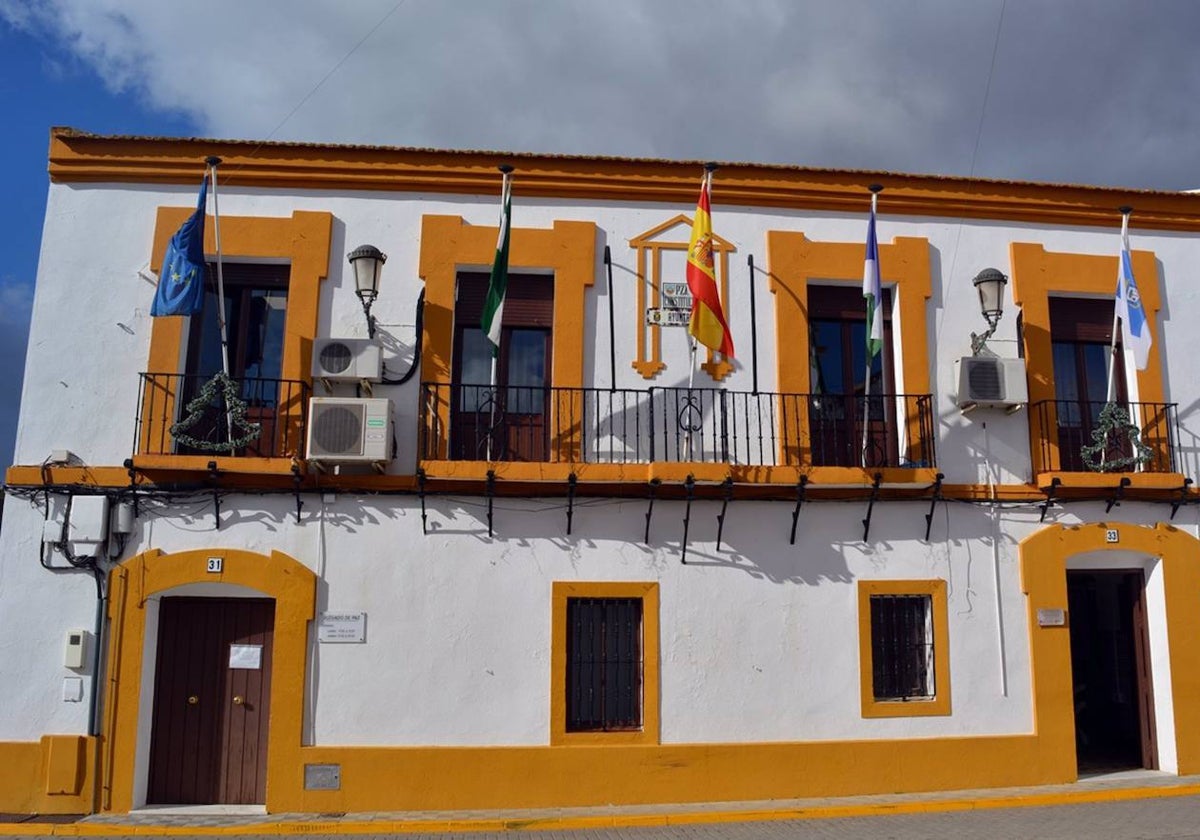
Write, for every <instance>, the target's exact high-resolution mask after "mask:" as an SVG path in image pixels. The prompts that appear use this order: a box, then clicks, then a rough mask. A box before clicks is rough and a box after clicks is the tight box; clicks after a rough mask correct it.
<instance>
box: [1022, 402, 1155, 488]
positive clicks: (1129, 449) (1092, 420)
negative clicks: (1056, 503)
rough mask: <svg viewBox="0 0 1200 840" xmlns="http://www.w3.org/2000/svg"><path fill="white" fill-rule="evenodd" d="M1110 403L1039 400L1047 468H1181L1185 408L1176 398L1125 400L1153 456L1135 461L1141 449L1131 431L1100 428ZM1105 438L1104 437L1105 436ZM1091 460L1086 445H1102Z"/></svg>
mask: <svg viewBox="0 0 1200 840" xmlns="http://www.w3.org/2000/svg"><path fill="white" fill-rule="evenodd" d="M1105 405H1106V403H1104V402H1102V401H1088V400H1043V401H1042V402H1037V403H1034V404H1033V406H1032V407H1031V408H1032V413H1033V417H1034V422H1035V424H1036V426H1035V428H1034V430H1033V433H1034V440H1035V446H1038V447H1040V450H1041V468H1042V470H1044V471H1047V472H1052V471H1056V470H1061V471H1064V472H1093V471H1096V472H1156V473H1173V472H1179V413H1178V407H1177V404H1176V403H1119V405H1120V406H1121V407H1122V408H1124V409H1125V411H1126V413H1127V414H1128V416H1129V422H1130V425H1132V426H1134V427H1136V429H1137V432H1138V438H1139V440H1140V441H1141V443H1142V444H1143V445H1144V446H1146V447H1147V448H1148V450H1149V452H1148V453H1146V454H1147V455H1148V457H1147V460H1145V461H1143V462H1141V463H1139V464H1137V465H1129V464H1128V459H1130V458H1132V457H1133V456H1134V455H1135V453H1134V450H1133V444H1132V443H1131V442H1130V438H1129V436H1128V435H1126V434H1123V433H1110V434H1107V435H1103V434H1099V433H1098V432H1097V430H1098V429H1099V428H1100V412H1101V411H1102V410H1103V409H1104V406H1105ZM1100 438H1103V440H1100ZM1097 446H1099V447H1100V448H1099V449H1097V450H1095V454H1094V455H1093V457H1092V458H1091V459H1090V460H1091V461H1093V462H1094V463H1095V464H1097V465H1098V466H1099V469H1094V468H1092V467H1089V466H1088V465H1087V464H1086V463H1085V458H1084V454H1083V451H1084V448H1085V447H1097Z"/></svg>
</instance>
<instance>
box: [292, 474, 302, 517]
mask: <svg viewBox="0 0 1200 840" xmlns="http://www.w3.org/2000/svg"><path fill="white" fill-rule="evenodd" d="M302 480H303V477H302V476H301V475H300V465H299V464H292V492H293V493H295V495H296V524H297V525H299V524H300V509H301V508H302V507H304V502H303V501H302V500H301V499H300V482H301V481H302Z"/></svg>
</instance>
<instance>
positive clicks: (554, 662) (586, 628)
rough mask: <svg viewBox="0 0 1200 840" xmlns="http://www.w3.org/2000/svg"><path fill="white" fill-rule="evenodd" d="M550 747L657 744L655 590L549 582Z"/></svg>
mask: <svg viewBox="0 0 1200 840" xmlns="http://www.w3.org/2000/svg"><path fill="white" fill-rule="evenodd" d="M552 622H553V636H552V645H553V646H552V650H551V658H550V670H551V702H550V743H552V744H565V743H625V744H656V743H658V735H659V731H658V721H659V715H658V584H657V583H555V584H554V591H553V603H552Z"/></svg>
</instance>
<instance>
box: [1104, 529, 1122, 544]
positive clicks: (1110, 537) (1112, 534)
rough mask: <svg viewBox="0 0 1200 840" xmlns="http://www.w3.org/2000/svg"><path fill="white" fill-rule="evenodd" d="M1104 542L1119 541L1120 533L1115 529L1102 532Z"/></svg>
mask: <svg viewBox="0 0 1200 840" xmlns="http://www.w3.org/2000/svg"><path fill="white" fill-rule="evenodd" d="M1104 541H1105V542H1110V543H1115V542H1120V541H1121V533H1120V531H1118V530H1117V529H1116V528H1109V529H1107V530H1106V531H1105V532H1104Z"/></svg>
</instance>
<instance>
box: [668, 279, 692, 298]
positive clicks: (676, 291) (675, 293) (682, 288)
mask: <svg viewBox="0 0 1200 840" xmlns="http://www.w3.org/2000/svg"><path fill="white" fill-rule="evenodd" d="M662 293H663V297H673V298H682V297H686V298H690V297H691V296H692V290H691V289H689V288H688V284H687V283H679V282H676V281H673V280H668V281H666V282H664V283H663V284H662Z"/></svg>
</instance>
